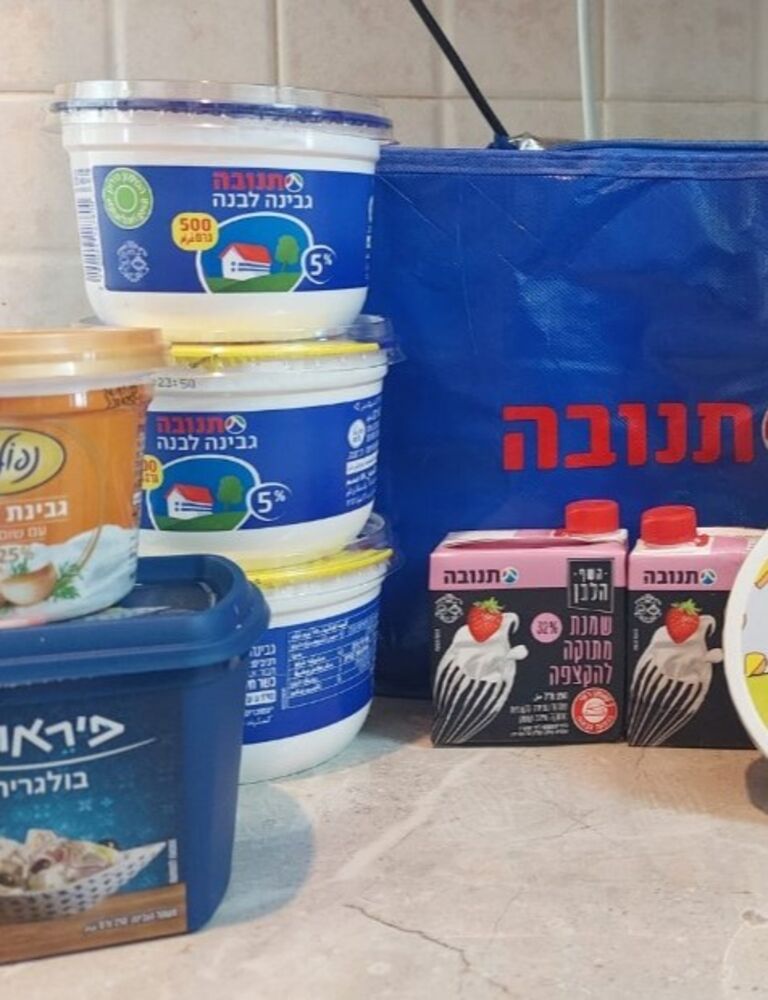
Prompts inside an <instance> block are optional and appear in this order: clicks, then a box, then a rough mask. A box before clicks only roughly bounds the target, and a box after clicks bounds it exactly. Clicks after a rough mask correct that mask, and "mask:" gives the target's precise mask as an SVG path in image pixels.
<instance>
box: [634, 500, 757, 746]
mask: <svg viewBox="0 0 768 1000" xmlns="http://www.w3.org/2000/svg"><path fill="white" fill-rule="evenodd" d="M755 541H756V538H755V533H754V531H751V530H750V529H744V530H743V531H741V532H735V533H734V532H728V533H727V534H726V533H721V532H720V530H719V529H717V528H698V527H697V524H696V511H695V510H694V509H693V508H692V507H684V506H670V507H655V508H653V509H651V510H647V511H646V512H645V513H644V514H643V518H642V525H641V538H640V541H638V543H637V545H636V547H635V548H634V550H633V551H632V553H631V554H630V557H629V620H630V627H629V651H628V665H629V677H630V688H629V717H628V725H627V738H628V740H629V742H630V743H631V744H634V745H638V746H662V745H666V746H680V747H749V746H751V743H750V741H749V738H748V736H747V734H746V732H745V731H744V728H743V726H742V725H741V723H740V722H739V719H738V716H737V715H736V712H735V710H734V708H733V705H732V703H731V699H730V697H729V695H728V690H727V687H726V680H725V676H724V674H723V669H722V663H723V650H722V648H721V645H722V643H721V629H722V624H723V616H724V613H725V604H726V601H727V599H728V594H729V592H730V589H731V586H732V585H733V582H734V580H735V578H736V574H737V573H738V570H739V567H740V566H741V564H742V563H743V561H744V559H745V557H746V555H747V554H748V552H749V551H750V549H751V548H752V546H753V545H754V543H755Z"/></svg>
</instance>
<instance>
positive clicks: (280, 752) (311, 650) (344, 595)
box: [240, 517, 392, 783]
mask: <svg viewBox="0 0 768 1000" xmlns="http://www.w3.org/2000/svg"><path fill="white" fill-rule="evenodd" d="M381 526H382V522H381V519H380V518H378V517H374V518H373V519H372V525H371V528H370V530H371V531H380V530H381ZM391 560H392V550H391V549H389V548H386V547H374V548H364V549H359V550H355V549H347V550H346V551H345V552H342V553H340V554H337V555H335V556H331V557H329V558H327V559H324V560H320V561H319V562H315V563H309V564H305V565H303V566H298V567H294V568H293V569H278V570H271V571H266V572H262V573H256V574H251V575H250V576H251V579H252V580H253V582H254V583H256V584H258V586H259V587H260V588H261V589H262V591H263V593H264V596H265V598H266V600H267V603H268V605H269V608H270V613H271V618H270V627H269V629H268V631H267V632H266V633H265V634H264V635H263V636H262V638H261V640H260V642H259V644H258V646H255V647H253V649H252V650H251V659H250V666H249V671H248V681H247V687H246V696H245V726H244V731H243V757H242V764H241V769H240V780H241V783H248V782H252V781H264V780H266V779H269V778H279V777H281V776H283V775H286V774H292V773H294V772H296V771H303V770H305V769H306V768H309V767H315V766H316V765H317V764H321V763H323V761H326V760H328V759H329V758H331V757H333V756H335V754H337V753H339V752H340V751H341V750H343V749H344V748H345V747H346V746H347V745H348V744H349V743H350V742H351V741H352V740H353V739H354V738H355V736H356V735H357V733H358V732H359V731H360V728H361V727H362V725H363V723H364V722H365V719H366V717H367V715H368V711H369V709H370V705H371V700H372V698H373V673H374V666H375V660H376V635H377V628H378V615H379V597H380V594H381V587H382V583H383V581H384V577H385V576H386V574H387V569H388V566H389V564H390V563H391Z"/></svg>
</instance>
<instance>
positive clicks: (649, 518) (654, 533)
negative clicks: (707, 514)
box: [640, 504, 697, 545]
mask: <svg viewBox="0 0 768 1000" xmlns="http://www.w3.org/2000/svg"><path fill="white" fill-rule="evenodd" d="M696 529H697V525H696V510H695V508H694V507H686V506H684V505H682V504H679V505H675V506H670V507H651V509H650V510H647V511H645V513H644V514H643V517H642V520H641V522H640V537H641V538H642V540H643V541H644V542H647V543H648V545H680V544H681V543H683V542H693V541H695V540H696Z"/></svg>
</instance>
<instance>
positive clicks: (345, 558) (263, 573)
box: [246, 549, 394, 590]
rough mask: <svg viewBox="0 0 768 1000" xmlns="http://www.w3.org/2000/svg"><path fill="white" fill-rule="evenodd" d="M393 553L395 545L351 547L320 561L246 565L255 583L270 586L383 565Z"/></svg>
mask: <svg viewBox="0 0 768 1000" xmlns="http://www.w3.org/2000/svg"><path fill="white" fill-rule="evenodd" d="M393 554H394V553H393V551H392V549H350V550H347V551H345V552H340V553H339V554H338V555H334V556H327V557H326V558H325V559H318V560H317V561H316V562H309V563H301V564H300V565H298V566H286V567H284V568H279V569H254V570H249V569H246V573H247V576H248V579H249V580H250V581H251V583H255V584H257V585H258V586H259V587H263V588H265V589H267V590H269V589H274V588H275V587H290V586H292V585H293V584H297V583H313V582H314V581H315V580H328V579H330V578H331V577H335V576H343V575H345V574H346V573H354V572H356V571H357V570H361V569H369V568H371V567H373V566H381V565H383V564H385V563H388V562H389V561H390V559H391V558H392V556H393Z"/></svg>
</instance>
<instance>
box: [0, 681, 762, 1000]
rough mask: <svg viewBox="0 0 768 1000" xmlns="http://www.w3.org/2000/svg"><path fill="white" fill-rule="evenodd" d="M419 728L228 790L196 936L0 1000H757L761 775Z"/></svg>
mask: <svg viewBox="0 0 768 1000" xmlns="http://www.w3.org/2000/svg"><path fill="white" fill-rule="evenodd" d="M428 727H429V709H428V706H427V705H426V704H425V703H421V702H408V701H395V700H388V699H387V700H380V701H378V702H377V704H376V706H375V709H374V712H373V714H372V717H371V719H370V720H369V723H368V725H367V726H366V729H365V730H364V732H363V734H362V735H361V736H360V737H359V738H358V740H357V741H356V743H355V744H354V745H353V746H352V747H350V749H349V750H348V751H347V752H346V753H344V754H342V755H341V756H340V757H338V758H336V760H334V761H331V762H330V763H328V764H326V765H324V766H323V767H320V768H317V769H316V770H314V771H311V772H307V773H305V774H303V775H299V776H296V777H294V778H289V779H285V780H283V781H278V782H274V783H271V784H263V785H251V786H248V787H247V788H245V789H243V791H242V798H241V808H240V820H239V826H238V833H237V846H236V851H235V867H234V871H233V879H232V885H231V888H230V891H229V894H228V896H227V898H226V900H225V902H224V904H223V906H222V908H221V909H220V910H219V913H218V914H217V916H216V917H215V919H214V920H213V922H212V923H211V924H210V925H209V926H208V927H207V928H206V929H204V930H203V931H201V932H199V933H197V934H194V935H188V936H185V937H177V938H169V939H166V940H162V941H154V942H147V943H142V944H137V945H129V946H124V947H121V948H112V949H106V950H103V951H98V952H89V953H86V954H80V955H76V956H72V957H66V958H55V959H48V960H46V961H39V962H30V963H25V964H19V965H13V966H4V967H2V968H0V998H2V1000H179V998H182V1000H241V998H242V1000H294V998H296V1000H304V998H307V1000H358V998H359V1000H390V998H392V1000H410V998H419V1000H421V998H425V1000H433V998H434V1000H454V998H456V1000H459V998H461V1000H475V998H477V1000H485V998H486V997H487V998H489V1000H493V998H498V997H513V998H520V1000H549V998H553V1000H554V998H561V997H562V998H567V1000H582V998H592V997H595V998H600V1000H635V998H642V1000H646V998H647V1000H665V998H668V997H669V998H674V1000H688V998H690V1000H720V998H734V1000H735V998H740V1000H745V998H753V997H763V996H765V997H768V864H765V863H764V862H765V861H766V854H767V853H768V818H767V817H766V810H768V761H763V760H762V759H761V758H760V757H759V755H758V754H757V753H755V752H743V751H694V750H664V749H659V750H655V749H649V750H640V749H633V748H630V747H626V746H622V745H610V744H602V745H599V744H598V745H593V746H570V747H549V748H543V747H542V748H530V749H511V748H509V749H501V748H476V749H467V748H455V749H442V750H433V749H432V748H431V747H430V744H429V740H428V736H427V732H428Z"/></svg>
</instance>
